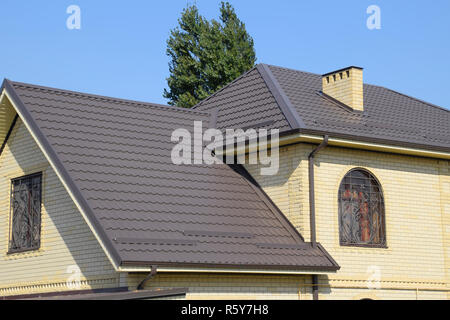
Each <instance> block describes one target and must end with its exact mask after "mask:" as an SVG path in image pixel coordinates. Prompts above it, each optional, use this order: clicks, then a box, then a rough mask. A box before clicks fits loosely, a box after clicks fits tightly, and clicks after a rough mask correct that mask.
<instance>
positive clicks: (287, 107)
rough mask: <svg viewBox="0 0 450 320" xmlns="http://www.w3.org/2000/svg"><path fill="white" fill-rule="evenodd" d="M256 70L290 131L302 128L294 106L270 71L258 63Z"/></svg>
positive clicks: (303, 125) (301, 122) (302, 125)
mask: <svg viewBox="0 0 450 320" xmlns="http://www.w3.org/2000/svg"><path fill="white" fill-rule="evenodd" d="M256 68H257V69H258V71H259V73H260V74H261V76H262V77H263V79H264V81H265V82H266V85H267V87H268V88H269V90H270V92H271V93H272V95H273V97H274V98H275V101H276V102H277V104H278V106H279V107H280V109H281V111H282V112H283V114H284V116H285V117H286V120H287V121H288V123H289V125H290V126H291V129H298V128H304V127H305V124H304V123H303V120H302V119H301V118H300V116H299V114H298V112H297V111H296V110H295V108H294V106H293V105H292V103H291V102H290V100H289V98H288V97H287V96H286V94H285V93H284V91H283V89H282V88H281V86H280V84H279V83H278V81H277V80H276V79H275V77H274V76H273V74H272V71H270V69H269V67H268V66H267V65H266V64H263V63H260V64H258V65H257V66H256Z"/></svg>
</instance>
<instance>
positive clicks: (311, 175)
mask: <svg viewBox="0 0 450 320" xmlns="http://www.w3.org/2000/svg"><path fill="white" fill-rule="evenodd" d="M327 145H328V136H327V135H326V136H324V137H323V140H322V143H321V144H320V145H319V146H318V147H316V148H315V149H314V150H313V151H312V152H311V153H310V154H309V157H308V165H309V167H308V174H309V215H310V217H309V222H310V229H311V245H312V247H313V248H316V247H317V241H316V201H315V188H314V187H315V186H314V157H315V156H316V154H317V153H319V151H320V150H322V149H323V148H325V147H326V146H327ZM312 291H313V299H314V300H319V280H318V276H317V275H316V274H315V275H313V276H312Z"/></svg>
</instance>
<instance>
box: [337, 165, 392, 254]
mask: <svg viewBox="0 0 450 320" xmlns="http://www.w3.org/2000/svg"><path fill="white" fill-rule="evenodd" d="M353 171H362V172H363V173H365V174H367V175H368V176H369V178H371V179H373V180H374V181H375V182H376V183H377V187H378V189H379V194H380V196H381V201H382V205H383V213H382V219H381V224H380V228H381V230H382V233H383V240H382V242H381V243H347V242H342V239H341V186H342V184H343V183H344V180H345V178H346V177H347V176H348V175H349V174H351V173H352V172H353ZM337 196H338V197H337V204H338V214H337V217H338V238H339V245H340V246H341V247H356V248H378V249H388V243H387V230H386V202H385V198H384V190H383V187H382V185H381V183H380V180H378V178H377V177H376V176H375V175H374V174H373V173H372V172H371V171H369V170H367V169H365V168H361V167H356V168H353V169H351V170H348V171H347V172H346V173H345V175H344V176H343V177H342V178H341V180H340V182H339V187H338V192H337Z"/></svg>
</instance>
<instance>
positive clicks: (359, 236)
mask: <svg viewBox="0 0 450 320" xmlns="http://www.w3.org/2000/svg"><path fill="white" fill-rule="evenodd" d="M339 237H340V243H341V245H355V246H385V245H386V235H385V225H384V199H383V192H382V190H381V188H380V184H379V183H378V181H377V179H376V178H375V177H374V176H373V175H372V174H370V173H369V172H367V171H365V170H362V169H355V170H352V171H350V172H349V173H348V174H347V175H346V176H345V177H344V179H343V180H342V182H341V185H340V187H339Z"/></svg>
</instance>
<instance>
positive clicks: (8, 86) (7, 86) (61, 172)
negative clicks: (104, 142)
mask: <svg viewBox="0 0 450 320" xmlns="http://www.w3.org/2000/svg"><path fill="white" fill-rule="evenodd" d="M0 90H1V93H2V94H3V93H5V94H6V97H7V98H8V99H9V100H10V102H11V104H12V105H13V107H14V108H15V109H16V112H17V114H18V115H19V117H20V118H21V120H22V121H23V122H24V124H25V126H26V128H27V129H28V131H29V132H30V134H31V135H32V137H33V138H34V140H35V141H36V143H37V144H38V146H39V148H40V149H41V151H42V152H43V153H44V155H45V157H46V158H47V161H48V162H49V163H50V165H51V166H52V168H53V170H55V173H56V174H57V176H58V177H59V179H60V181H61V182H62V183H63V185H64V187H65V188H66V190H67V192H68V193H69V195H70V197H71V198H72V200H73V201H74V203H75V205H76V206H77V208H78V210H79V211H80V213H81V214H82V216H83V217H84V219H85V221H86V222H87V224H88V226H89V227H90V229H91V230H92V232H93V233H94V235H95V237H96V238H97V240H98V241H99V243H100V245H101V247H102V248H103V250H104V252H105V254H106V255H107V257H108V258H109V260H110V261H111V263H112V265H113V267H114V268H115V269H116V270H118V266H119V265H120V264H121V258H120V256H119V254H118V252H117V251H116V250H115V249H114V247H113V245H112V243H111V241H110V240H109V238H108V237H107V235H106V233H105V231H104V230H103V228H101V227H100V223H99V221H98V220H97V218H96V217H95V215H94V214H93V212H92V209H91V208H90V206H89V205H88V203H87V201H86V199H84V197H83V195H82V193H81V191H80V190H79V189H78V187H77V186H76V184H75V182H74V181H73V180H72V178H71V177H70V175H69V173H68V172H67V170H66V168H65V167H64V165H63V164H62V162H61V160H60V159H59V158H58V155H57V154H56V152H55V151H54V150H53V148H52V147H51V145H50V143H49V141H48V140H47V137H46V136H45V135H44V134H43V133H42V132H41V130H40V128H39V127H38V125H37V124H36V122H35V120H34V118H33V116H32V115H31V113H30V112H29V111H28V109H27V108H26V107H25V104H24V103H23V102H22V100H21V99H20V97H19V95H18V94H17V92H16V91H15V89H14V87H13V85H12V83H11V82H10V81H9V80H8V79H5V80H4V81H3V84H2V87H1V89H0Z"/></svg>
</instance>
